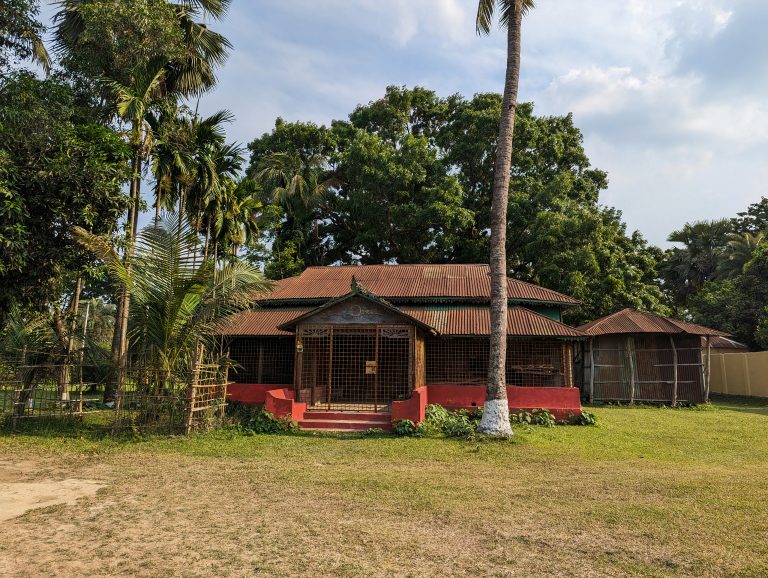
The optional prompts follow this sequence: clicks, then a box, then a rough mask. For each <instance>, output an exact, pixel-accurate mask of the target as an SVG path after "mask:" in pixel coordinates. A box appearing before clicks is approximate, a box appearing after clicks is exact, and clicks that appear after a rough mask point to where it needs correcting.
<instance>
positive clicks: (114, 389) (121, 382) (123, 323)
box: [104, 121, 142, 401]
mask: <svg viewBox="0 0 768 578" xmlns="http://www.w3.org/2000/svg"><path fill="white" fill-rule="evenodd" d="M132 134H133V139H134V152H133V159H132V160H131V172H132V176H131V189H130V203H131V204H130V207H129V208H128V221H127V222H126V227H125V228H126V244H125V254H124V256H123V261H124V263H125V266H126V269H127V270H128V271H129V272H130V269H131V259H132V258H133V249H134V241H135V239H136V233H137V230H138V222H139V204H140V201H141V168H142V151H141V133H140V123H139V122H138V121H134V123H133V127H132ZM130 308H131V293H130V291H129V290H128V287H127V286H125V285H123V286H122V287H121V288H120V294H119V296H118V300H117V309H116V314H115V332H114V334H113V337H112V367H113V379H112V380H110V382H109V383H107V386H106V388H105V390H104V401H115V400H116V398H117V396H118V394H119V393H122V392H123V390H124V388H125V380H126V376H127V373H128V314H129V312H130Z"/></svg>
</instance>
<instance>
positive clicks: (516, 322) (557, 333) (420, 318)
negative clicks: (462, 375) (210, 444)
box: [222, 306, 586, 339]
mask: <svg viewBox="0 0 768 578" xmlns="http://www.w3.org/2000/svg"><path fill="white" fill-rule="evenodd" d="M396 309H397V310H398V311H401V312H402V313H403V314H404V315H405V316H408V317H412V318H413V319H414V320H415V321H416V322H417V323H416V324H417V325H418V324H423V325H424V326H427V327H428V328H431V329H432V330H434V331H435V332H436V333H438V334H441V335H481V336H485V335H489V334H490V326H491V323H490V310H489V308H488V307H482V306H478V307H466V308H451V307H397V308H396ZM314 311H315V309H313V308H308V307H303V308H290V309H283V308H272V307H264V308H260V309H254V310H251V311H243V312H242V313H238V314H236V315H234V316H232V318H231V319H230V321H229V322H228V323H227V325H226V326H225V327H224V328H223V330H222V335H227V336H241V337H243V336H253V337H267V336H274V337H277V336H289V335H293V333H292V331H290V330H288V329H289V327H288V326H289V325H290V324H291V323H292V322H294V321H296V320H298V319H299V318H302V317H305V316H306V315H307V314H309V313H311V312H314ZM281 327H282V328H281ZM507 335H512V336H519V337H560V338H570V339H579V338H584V337H586V335H585V334H584V333H582V332H581V331H579V330H578V329H575V328H573V327H570V326H569V325H565V324H564V323H560V322H558V321H555V320H553V319H550V318H549V317H547V316H545V315H541V314H539V313H536V312H534V311H531V310H530V309H526V308H525V307H510V308H509V310H508V312H507Z"/></svg>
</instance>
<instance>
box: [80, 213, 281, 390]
mask: <svg viewBox="0 0 768 578" xmlns="http://www.w3.org/2000/svg"><path fill="white" fill-rule="evenodd" d="M176 219H177V216H176V215H168V216H165V217H164V218H161V219H160V220H159V221H158V222H157V223H152V224H150V225H148V226H147V227H145V228H144V229H142V231H141V232H140V233H139V234H138V236H137V238H136V252H135V255H134V258H133V261H132V263H133V266H132V267H131V268H130V269H129V268H128V267H126V266H125V263H123V261H122V259H121V258H120V256H119V255H118V254H117V252H116V251H115V250H114V248H113V247H112V244H111V243H110V242H109V240H108V239H106V238H104V237H99V236H96V235H93V234H91V233H89V232H87V231H85V230H84V229H80V228H77V229H75V230H74V231H73V234H74V236H75V238H76V239H77V240H78V241H79V242H80V243H81V244H82V245H83V246H85V247H86V248H87V249H89V250H90V251H91V252H93V253H94V255H96V256H97V257H98V258H99V259H101V260H102V261H103V262H104V264H105V266H106V268H107V270H108V271H109V273H110V275H111V276H112V278H113V279H114V280H115V281H117V282H118V283H119V284H121V285H125V286H126V287H128V289H129V292H130V293H131V295H132V301H131V315H130V320H129V321H130V322H129V328H130V329H129V332H128V337H129V343H130V352H131V357H132V358H134V359H136V361H137V363H139V364H140V365H141V366H142V367H144V368H147V369H150V370H151V371H152V372H153V374H155V375H157V374H158V372H159V374H160V375H166V376H168V379H169V380H172V379H173V378H174V377H176V378H178V377H181V378H186V377H187V376H190V375H191V373H192V372H193V371H194V368H195V366H196V364H198V363H199V352H200V348H201V345H202V346H203V348H204V349H205V350H206V351H207V352H208V355H209V359H210V360H211V361H213V362H216V361H220V360H217V359H216V356H215V353H214V352H215V351H216V345H217V336H218V335H220V334H221V329H222V328H223V327H225V326H226V324H227V322H228V320H229V319H230V317H231V316H232V315H233V314H235V313H237V312H239V311H243V310H245V309H248V308H250V307H251V306H252V303H253V298H254V295H255V294H257V293H264V292H266V291H268V290H269V287H270V283H269V282H268V281H266V280H265V279H264V277H263V276H262V274H261V273H260V272H259V271H258V269H257V268H256V267H254V266H252V265H250V264H248V263H246V262H244V261H240V260H235V261H233V262H230V263H226V264H224V265H223V266H221V267H219V268H216V266H215V264H214V262H213V260H212V259H200V258H199V255H198V250H199V245H198V243H197V235H196V233H195V232H194V231H193V230H192V228H191V227H190V226H189V225H188V224H187V223H183V224H182V228H181V230H182V234H181V236H179V234H178V230H179V227H178V222H177V220H176ZM147 386H148V387H150V388H158V387H162V386H163V384H161V383H154V384H152V383H148V384H147ZM150 393H152V392H150Z"/></svg>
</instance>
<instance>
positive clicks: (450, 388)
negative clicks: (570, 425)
mask: <svg viewBox="0 0 768 578" xmlns="http://www.w3.org/2000/svg"><path fill="white" fill-rule="evenodd" d="M507 400H508V403H509V409H510V410H511V411H516V410H521V409H527V410H531V409H537V408H544V409H548V410H549V411H551V412H552V414H553V415H554V416H555V418H556V419H568V418H569V417H570V416H571V415H575V414H579V413H581V402H580V399H579V389H578V388H576V387H516V386H507ZM484 401H485V386H483V385H427V386H424V387H420V388H418V389H416V390H414V395H413V396H412V397H411V399H408V400H405V401H396V402H394V403H392V421H397V420H398V419H410V420H411V421H413V422H414V423H419V422H420V421H421V420H423V419H424V409H425V408H426V405H427V404H430V403H436V404H438V405H442V406H443V407H445V408H446V409H473V408H478V407H482V406H483V402H484Z"/></svg>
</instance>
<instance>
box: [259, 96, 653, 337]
mask: <svg viewBox="0 0 768 578" xmlns="http://www.w3.org/2000/svg"><path fill="white" fill-rule="evenodd" d="M501 110H502V99H501V96H500V95H497V94H478V95H476V96H475V97H473V98H472V99H464V98H462V97H460V96H456V95H454V96H450V97H447V98H440V97H438V96H437V95H436V94H435V93H434V92H432V91H430V90H427V89H424V88H418V87H417V88H414V89H408V88H402V87H389V88H388V89H387V91H386V94H385V95H384V96H383V97H382V98H381V99H379V100H376V101H374V102H371V103H369V104H366V105H362V106H358V107H357V108H356V109H355V110H354V111H353V112H352V113H351V114H350V117H349V120H347V121H334V122H333V123H332V125H331V127H330V128H327V127H322V126H317V125H314V124H311V123H287V122H284V121H282V120H278V122H277V123H276V125H275V128H274V130H273V131H272V132H271V133H269V134H265V135H263V136H262V137H260V138H258V139H256V140H254V141H253V142H252V143H251V144H250V149H251V153H252V157H251V166H250V169H249V171H250V174H251V175H253V176H254V177H258V175H259V174H260V170H263V169H264V166H265V159H267V160H268V159H273V160H274V159H275V157H277V160H279V166H280V167H281V171H282V172H281V173H280V174H281V175H283V174H286V175H291V174H293V175H297V174H301V175H303V177H302V178H303V180H304V182H305V183H309V185H308V186H306V187H305V188H304V192H303V193H301V192H297V193H295V194H293V195H285V194H282V195H278V196H277V198H276V197H275V195H273V194H272V193H273V188H272V185H271V184H269V183H265V184H264V186H263V187H262V201H263V203H264V204H265V209H266V210H265V211H264V212H263V213H262V218H263V222H262V230H263V231H264V232H265V236H264V237H263V239H262V243H261V245H260V249H259V250H258V251H254V253H258V255H257V257H256V258H257V259H260V260H266V266H267V273H268V275H269V276H271V277H273V278H280V277H285V276H289V275H295V274H297V273H299V272H300V271H301V270H302V269H303V268H304V267H306V266H309V265H322V264H325V265H328V264H332V263H335V262H341V263H353V262H362V263H376V262H384V261H397V262H399V263H408V262H433V263H434V262H437V263H451V262H453V263H468V262H483V261H484V260H486V258H487V255H488V251H489V230H490V219H491V211H490V207H491V194H492V187H493V162H494V155H495V150H496V149H495V139H496V132H497V131H498V126H499V119H500V116H501ZM514 147H515V150H517V151H519V152H518V153H517V154H516V155H515V158H514V160H513V164H512V169H511V174H512V180H511V184H510V194H509V211H508V218H507V272H508V274H510V275H512V276H515V277H518V278H521V279H523V280H526V281H531V282H534V283H540V284H542V285H545V286H547V287H551V288H553V289H556V290H558V291H562V292H563V293H566V294H569V295H573V296H575V297H577V298H579V299H580V300H582V301H583V302H584V303H583V305H582V306H580V307H578V308H575V309H573V310H571V311H570V312H569V320H570V321H572V322H574V323H578V322H582V321H587V320H591V319H594V318H595V317H597V316H600V315H605V314H607V313H612V312H614V311H616V310H617V309H621V308H623V307H637V308H640V309H645V310H650V311H655V312H657V313H662V314H664V313H667V312H668V309H667V308H665V306H664V301H665V299H664V296H663V295H662V293H661V291H660V289H659V287H658V283H657V276H658V273H657V264H658V260H659V258H660V256H661V252H660V251H659V250H658V249H657V248H655V247H652V246H649V245H648V243H647V242H646V241H645V239H643V237H642V236H641V235H640V234H639V233H631V234H629V233H628V232H627V231H626V227H625V225H624V224H623V223H622V221H621V214H620V213H619V212H618V211H616V210H613V209H610V208H606V207H602V206H600V205H599V202H598V200H599V194H600V191H601V190H603V189H604V188H606V187H607V186H608V178H607V175H606V174H605V173H604V172H603V171H600V170H598V169H595V168H594V167H592V166H591V164H590V162H589V158H588V157H587V155H586V153H585V151H584V148H583V145H582V135H581V132H580V131H579V129H578V128H577V127H575V126H574V123H573V118H572V117H571V116H570V115H567V116H551V117H540V116H536V115H535V114H534V108H533V105H531V104H528V103H523V104H520V105H518V107H517V119H516V122H515V134H514ZM267 166H270V167H272V166H273V165H267ZM283 167H288V170H282V168H283ZM281 178H282V177H281ZM282 182H287V181H286V180H283V181H282ZM312 184H314V185H322V186H321V189H322V190H321V191H320V192H322V194H317V192H318V191H315V190H314V188H313V186H312ZM297 190H298V187H297ZM270 217H271V219H270ZM270 244H271V249H272V250H271V251H269V250H265V247H268V246H269V245H270Z"/></svg>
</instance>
